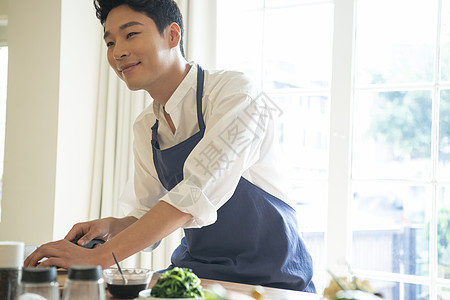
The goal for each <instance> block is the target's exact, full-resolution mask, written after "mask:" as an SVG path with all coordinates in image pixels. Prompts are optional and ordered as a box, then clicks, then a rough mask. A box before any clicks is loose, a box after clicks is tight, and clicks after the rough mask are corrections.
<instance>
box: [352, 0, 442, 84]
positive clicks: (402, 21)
mask: <svg viewBox="0 0 450 300" xmlns="http://www.w3.org/2000/svg"><path fill="white" fill-rule="evenodd" d="M436 5H437V0H360V1H358V5H357V24H356V26H357V30H356V48H355V51H356V53H355V55H356V56H355V63H356V65H355V66H356V70H355V71H356V74H355V82H356V84H357V85H361V84H376V83H405V82H423V81H428V82H429V81H432V80H433V74H434V56H435V44H436V26H437V23H436V22H437V19H438V18H437V6H436Z"/></svg>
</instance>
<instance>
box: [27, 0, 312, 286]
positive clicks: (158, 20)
mask: <svg viewBox="0 0 450 300" xmlns="http://www.w3.org/2000/svg"><path fill="white" fill-rule="evenodd" d="M94 4H95V7H96V9H97V16H98V18H99V19H100V21H101V23H102V24H103V26H104V40H105V43H106V45H107V47H108V50H107V51H108V61H109V64H110V65H111V67H112V68H113V69H114V71H115V72H116V73H117V75H118V76H119V77H120V78H121V79H122V80H124V82H125V83H126V84H127V86H128V87H129V88H130V89H131V90H140V89H144V90H146V91H147V92H148V93H149V94H150V95H151V97H152V98H153V100H154V101H153V104H152V105H150V106H149V107H148V108H147V109H145V110H144V112H142V113H141V114H140V116H139V117H138V118H137V119H136V121H135V125H134V135H135V142H134V154H135V176H134V179H135V182H134V189H135V193H136V198H137V199H136V209H135V210H134V211H133V212H131V213H130V214H129V216H127V217H125V218H122V219H116V218H104V219H100V220H94V221H90V222H85V223H79V224H76V225H74V227H73V228H72V229H71V230H70V231H69V233H68V234H67V236H66V237H65V239H63V240H61V241H56V242H51V243H48V244H45V245H43V246H41V247H40V248H38V249H37V250H36V251H35V252H34V253H32V254H31V255H30V256H29V257H28V258H27V259H26V261H25V266H35V265H37V264H38V261H40V260H41V259H42V258H44V257H47V258H48V259H47V260H45V261H43V262H42V263H41V264H40V265H42V266H46V265H55V266H60V267H64V268H68V267H70V266H71V265H73V264H96V265H101V266H102V267H108V266H110V265H112V264H113V263H114V261H113V257H112V254H111V253H112V252H113V251H114V253H115V255H116V256H117V258H118V259H119V260H122V259H124V258H126V257H128V256H130V255H132V254H134V253H136V252H138V251H141V250H143V249H144V248H147V247H149V246H151V245H153V244H155V243H157V242H158V241H160V240H161V239H163V238H164V237H166V236H167V235H169V234H170V233H171V232H173V231H174V230H176V229H177V228H180V227H182V228H184V232H185V238H183V240H182V241H181V244H180V246H179V247H178V248H177V249H176V250H175V251H174V253H173V255H172V265H171V266H170V267H173V266H179V267H187V268H191V269H192V270H193V271H194V272H195V273H196V274H197V275H198V276H199V277H201V278H211V279H217V280H227V281H236V282H242V283H250V284H261V285H265V286H272V287H279V288H286V289H293V290H304V291H308V292H314V291H315V288H314V284H313V283H312V281H311V278H312V260H311V257H310V255H309V253H308V251H307V249H306V247H305V245H304V243H303V240H302V239H301V237H300V233H299V231H298V228H297V222H296V213H295V210H294V209H293V208H292V207H293V205H294V204H293V203H291V202H290V200H289V199H288V198H287V197H286V196H285V195H284V193H283V192H282V191H283V189H282V182H283V180H282V176H280V174H279V173H278V171H277V169H276V167H277V161H276V157H275V153H274V144H275V136H274V125H273V120H272V119H271V118H270V116H269V113H270V112H268V111H267V105H266V104H267V103H266V102H265V101H264V99H260V97H258V96H259V94H258V92H257V91H256V90H255V88H254V87H253V85H252V83H251V82H250V81H249V80H248V78H247V77H246V76H244V75H243V74H242V73H238V72H224V71H214V72H213V71H204V70H203V69H202V68H201V67H200V66H199V65H198V64H195V63H192V62H191V63H189V62H187V61H186V60H185V59H184V55H183V50H182V37H183V22H182V17H181V14H180V11H179V9H178V7H177V5H176V4H175V2H174V1H173V0H95V1H94ZM76 238H80V239H79V241H78V244H80V245H84V244H85V243H87V242H89V241H90V240H92V239H94V238H100V239H103V240H105V241H107V242H106V243H104V244H103V245H101V246H99V247H97V248H95V249H93V250H88V249H84V248H82V247H78V246H76V245H74V244H73V243H71V242H70V241H72V240H74V239H76Z"/></svg>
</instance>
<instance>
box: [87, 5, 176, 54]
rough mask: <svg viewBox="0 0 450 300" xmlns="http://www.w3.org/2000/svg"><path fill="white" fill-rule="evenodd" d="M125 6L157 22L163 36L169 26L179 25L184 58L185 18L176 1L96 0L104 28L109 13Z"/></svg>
mask: <svg viewBox="0 0 450 300" xmlns="http://www.w3.org/2000/svg"><path fill="white" fill-rule="evenodd" d="M123 4H125V5H128V6H129V7H130V8H131V9H132V10H134V11H136V12H142V13H145V14H146V15H147V17H149V18H151V19H152V20H153V22H155V24H156V28H158V31H159V33H160V34H161V35H162V34H163V32H164V29H166V27H167V26H168V25H170V24H172V23H173V22H175V23H177V24H178V26H180V30H181V39H180V50H181V54H182V55H183V57H184V49H183V35H184V28H183V16H182V15H181V11H180V9H179V8H178V5H177V4H176V2H175V1H174V0H94V7H95V10H96V15H97V18H98V19H99V20H100V23H101V24H102V25H103V26H104V25H105V21H106V18H107V17H108V14H109V12H110V11H111V10H112V9H113V8H115V7H117V6H119V5H123Z"/></svg>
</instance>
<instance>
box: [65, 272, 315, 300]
mask: <svg viewBox="0 0 450 300" xmlns="http://www.w3.org/2000/svg"><path fill="white" fill-rule="evenodd" d="M159 275H160V274H157V273H155V274H153V277H152V279H151V281H150V284H149V286H148V287H149V288H151V287H152V286H153V285H154V284H155V282H156V280H157V278H158V276H159ZM66 278H67V272H58V283H59V286H60V290H61V292H62V290H63V287H64V282H65V280H66ZM201 281H202V283H201V285H202V286H203V288H206V289H207V288H208V287H209V286H211V285H213V284H220V285H221V286H223V287H224V288H225V289H226V291H227V299H228V300H254V299H255V298H253V297H252V296H253V295H254V292H255V290H257V291H258V292H259V293H260V294H261V295H262V298H260V299H264V300H294V299H295V300H319V299H321V296H320V295H318V294H311V293H304V292H298V291H291V290H284V289H277V288H269V287H261V286H254V285H249V284H242V283H235V282H228V281H219V280H211V279H201ZM106 295H107V299H111V300H113V299H119V298H114V297H112V296H111V295H110V294H109V292H108V290H106Z"/></svg>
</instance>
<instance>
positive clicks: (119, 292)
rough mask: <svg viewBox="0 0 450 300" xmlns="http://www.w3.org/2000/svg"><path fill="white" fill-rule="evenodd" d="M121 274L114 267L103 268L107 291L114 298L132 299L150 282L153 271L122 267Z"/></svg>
mask: <svg viewBox="0 0 450 300" xmlns="http://www.w3.org/2000/svg"><path fill="white" fill-rule="evenodd" d="M122 272H123V276H124V277H125V279H126V281H127V282H126V283H125V282H124V280H123V278H122V275H121V274H120V272H119V270H118V269H116V268H109V269H105V270H103V279H104V280H105V282H106V285H107V287H108V290H109V293H110V294H111V295H112V296H113V297H116V298H125V299H132V298H137V297H138V296H139V292H140V291H142V290H145V289H146V288H147V287H148V284H149V283H150V279H151V278H152V275H153V271H152V270H149V269H133V268H123V269H122Z"/></svg>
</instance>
